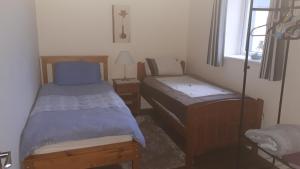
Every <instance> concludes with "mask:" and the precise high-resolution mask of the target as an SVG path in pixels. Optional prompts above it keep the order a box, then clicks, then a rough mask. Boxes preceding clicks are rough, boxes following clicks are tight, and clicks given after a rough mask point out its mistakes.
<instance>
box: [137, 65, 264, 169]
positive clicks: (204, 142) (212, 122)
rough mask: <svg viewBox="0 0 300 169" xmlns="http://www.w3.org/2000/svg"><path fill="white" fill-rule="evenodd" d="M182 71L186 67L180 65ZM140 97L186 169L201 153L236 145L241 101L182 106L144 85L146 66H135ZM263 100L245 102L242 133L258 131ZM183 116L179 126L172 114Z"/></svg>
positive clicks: (230, 100) (233, 100)
mask: <svg viewBox="0 0 300 169" xmlns="http://www.w3.org/2000/svg"><path fill="white" fill-rule="evenodd" d="M181 64H182V68H183V70H184V68H185V64H184V62H182V63H181ZM137 67H138V70H137V72H138V79H139V80H141V82H142V83H141V94H142V96H143V97H144V98H145V99H146V100H147V101H148V102H149V103H150V104H151V105H152V106H153V108H154V109H155V111H154V112H155V113H154V115H155V116H156V117H157V120H158V122H159V123H160V125H161V126H162V128H163V129H165V131H166V132H167V133H168V135H169V136H170V137H171V138H172V139H173V140H174V141H175V142H176V143H177V145H178V146H179V147H181V149H182V150H183V151H184V152H185V154H186V168H188V169H190V168H192V166H193V161H194V158H195V157H196V156H198V155H202V154H204V153H207V152H210V151H213V150H218V149H219V148H225V147H230V146H237V145H238V135H239V134H238V132H239V124H240V110H241V99H240V98H237V99H223V100H216V101H209V102H204V103H201V104H193V105H191V106H185V105H183V104H182V103H180V102H179V101H177V100H176V99H174V98H172V97H170V96H168V95H167V94H164V93H163V92H160V91H159V90H157V89H155V88H152V87H151V86H148V85H146V84H145V83H143V80H144V79H145V77H146V70H145V64H144V63H142V62H140V63H138V66H137ZM262 111H263V100H261V99H257V100H256V99H252V98H249V97H248V98H247V99H246V108H245V112H246V113H245V116H244V117H245V123H244V124H245V125H244V126H243V130H245V131H246V130H247V129H250V128H260V126H261V118H262ZM178 113H179V114H180V113H181V114H183V115H184V116H185V117H184V119H185V121H184V122H181V121H180V120H178V119H177V118H176V116H175V114H178Z"/></svg>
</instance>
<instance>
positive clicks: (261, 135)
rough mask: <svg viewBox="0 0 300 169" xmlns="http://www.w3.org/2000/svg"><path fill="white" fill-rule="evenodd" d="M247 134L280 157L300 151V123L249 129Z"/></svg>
mask: <svg viewBox="0 0 300 169" xmlns="http://www.w3.org/2000/svg"><path fill="white" fill-rule="evenodd" d="M246 136H247V137H248V138H249V139H251V140H252V141H254V142H255V143H257V144H258V146H260V147H261V148H263V149H265V150H266V151H268V152H270V153H271V154H273V155H276V156H278V157H282V156H283V155H287V154H293V153H296V152H300V125H285V124H280V125H276V126H273V127H269V128H265V129H256V130H248V131H247V132H246Z"/></svg>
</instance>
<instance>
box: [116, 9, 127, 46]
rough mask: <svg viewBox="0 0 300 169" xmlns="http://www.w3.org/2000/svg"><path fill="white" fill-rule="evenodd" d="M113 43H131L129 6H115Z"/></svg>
mask: <svg viewBox="0 0 300 169" xmlns="http://www.w3.org/2000/svg"><path fill="white" fill-rule="evenodd" d="M112 11H113V42H114V43H129V42H130V11H129V6H127V5H113V7H112Z"/></svg>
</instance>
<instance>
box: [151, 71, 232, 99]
mask: <svg viewBox="0 0 300 169" xmlns="http://www.w3.org/2000/svg"><path fill="white" fill-rule="evenodd" d="M156 79H157V80H158V81H160V82H161V83H163V84H165V85H167V86H169V87H170V88H172V89H174V90H177V91H179V92H182V93H184V94H186V95H188V96H189V97H204V96H212V95H222V94H231V93H232V92H231V91H228V90H224V89H222V88H219V87H216V86H213V85H211V84H209V83H206V82H203V81H200V80H197V79H194V78H192V77H190V76H173V77H157V78H156Z"/></svg>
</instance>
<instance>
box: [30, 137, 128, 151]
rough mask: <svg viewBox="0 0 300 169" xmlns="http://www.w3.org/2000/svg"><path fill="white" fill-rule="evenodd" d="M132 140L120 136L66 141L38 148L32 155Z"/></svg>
mask: <svg viewBox="0 0 300 169" xmlns="http://www.w3.org/2000/svg"><path fill="white" fill-rule="evenodd" d="M132 140H133V138H132V136H131V135H121V136H108V137H99V138H92V139H85V140H78V141H67V142H62V143H58V144H51V145H46V146H43V147H40V148H39V149H36V150H35V151H34V153H33V154H35V155H38V154H47V153H55V152H60V151H67V150H74V149H81V148H88V147H96V146H102V145H108V144H116V143H123V142H128V141H132Z"/></svg>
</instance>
